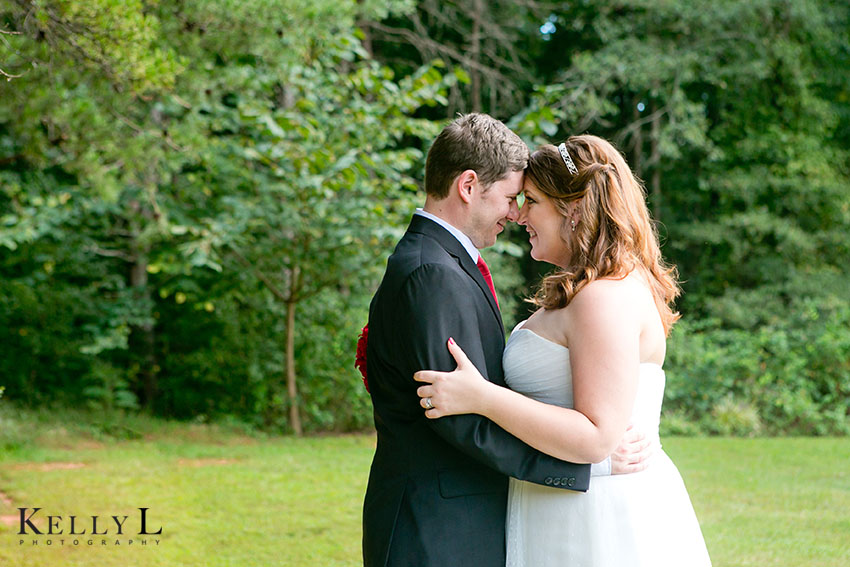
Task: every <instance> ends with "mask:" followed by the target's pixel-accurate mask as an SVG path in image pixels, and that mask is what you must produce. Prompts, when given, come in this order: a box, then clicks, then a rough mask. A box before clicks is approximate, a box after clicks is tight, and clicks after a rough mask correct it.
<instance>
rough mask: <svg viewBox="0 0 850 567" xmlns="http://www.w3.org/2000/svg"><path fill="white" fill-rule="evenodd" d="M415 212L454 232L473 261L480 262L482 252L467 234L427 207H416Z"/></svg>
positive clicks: (453, 234)
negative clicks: (432, 212)
mask: <svg viewBox="0 0 850 567" xmlns="http://www.w3.org/2000/svg"><path fill="white" fill-rule="evenodd" d="M413 214H414V215H419V216H421V217H425V218H426V219H429V220H432V221H434V222H435V223H437V224H438V225H440V226H441V227H443V228H445V229H446V230H448V231H449V232H450V233H451V234H452V236H454V237H455V238H457V240H458V242H460V243H461V244H462V245H463V247H464V249H465V250H466V251H467V253H469V257H470V258H472V261H473V262H475V263H476V264H477V263H478V257H479V256H481V253H480V252H478V248H476V247H475V245H474V244H473V243H472V240H470V239H469V237H468V236H467V235H465V234H464V233H463V232H461V231H460V230H458V229H457V228H455V227H453V226H452V225H450V224H449V223H447V222H446V221H445V220H443V219H441V218H440V217H438V216H436V215H433V214H431V213H429V212H428V211H426V210H425V209H416V211H415V212H414V213H413Z"/></svg>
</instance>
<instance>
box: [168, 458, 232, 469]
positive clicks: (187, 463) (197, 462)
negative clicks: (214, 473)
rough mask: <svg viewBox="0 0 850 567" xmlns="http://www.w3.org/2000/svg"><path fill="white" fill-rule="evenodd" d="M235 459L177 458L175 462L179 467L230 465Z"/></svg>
mask: <svg viewBox="0 0 850 567" xmlns="http://www.w3.org/2000/svg"><path fill="white" fill-rule="evenodd" d="M235 462H236V459H215V458H207V459H178V460H177V464H178V465H180V466H181V467H209V466H214V465H232V464H233V463H235Z"/></svg>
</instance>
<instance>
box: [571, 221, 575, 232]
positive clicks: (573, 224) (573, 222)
mask: <svg viewBox="0 0 850 567" xmlns="http://www.w3.org/2000/svg"><path fill="white" fill-rule="evenodd" d="M570 226H571V227H573V232H575V231H576V221H574V220H571V221H570Z"/></svg>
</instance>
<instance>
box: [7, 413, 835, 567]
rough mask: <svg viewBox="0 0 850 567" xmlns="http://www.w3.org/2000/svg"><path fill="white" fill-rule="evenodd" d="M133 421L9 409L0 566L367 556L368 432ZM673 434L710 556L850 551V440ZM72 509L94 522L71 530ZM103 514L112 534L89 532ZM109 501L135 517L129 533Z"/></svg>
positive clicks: (798, 557)
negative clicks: (24, 531) (286, 432)
mask: <svg viewBox="0 0 850 567" xmlns="http://www.w3.org/2000/svg"><path fill="white" fill-rule="evenodd" d="M54 423H55V422H54ZM122 427H123V428H124V429H123V430H127V431H130V432H131V434H129V435H124V436H125V437H131V438H130V439H124V440H119V439H115V437H114V433H115V431H113V432H112V433H111V434H110V432H109V431H104V430H97V429H94V430H93V429H91V427H90V426H86V427H75V426H74V424H69V426H68V427H64V428H58V427H56V426H55V425H52V424H45V423H35V424H32V423H30V422H28V421H26V422H22V421H20V420H17V421H16V420H15V418H14V417H10V415H9V414H8V413H6V414H0V447H2V448H3V450H2V452H0V492H2V495H0V517H4V518H5V519H6V523H3V522H0V565H3V566H10V567H16V566H27V567H30V566H35V567H41V566H44V567H64V566H66V565H80V566H81V565H86V566H98V567H100V566H105V567H107V566H112V565H114V566H122V567H123V566H128V567H129V566H149V565H150V566H168V567H175V566H180V565H187V566H193V567H194V566H204V567H207V566H210V567H212V566H239V567H250V566H262V567H266V566H271V565H293V566H296V565H297V566H336V565H352V566H353V565H359V564H360V562H359V553H360V506H361V502H362V498H363V493H364V490H365V485H366V479H367V474H368V469H369V463H370V460H371V456H372V450H373V446H374V438H373V437H372V436H371V435H354V436H340V437H314V438H306V439H293V438H273V437H264V436H260V435H256V434H244V433H239V432H238V431H235V430H232V429H230V430H228V429H226V428H221V427H213V426H206V425H177V424H168V425H165V426H156V427H149V426H147V425H146V424H145V423H144V422H141V423H140V424H130V425H129V426H127V425H126V424H125V425H123V426H122ZM121 430H122V429H120V428H119V429H118V430H117V431H121ZM133 437H135V438H133ZM665 449H666V450H667V452H668V453H669V454H670V455H671V457H672V458H673V460H674V461H675V462H676V463H677V464H678V466H679V469H680V470H681V472H682V475H683V477H684V478H685V482H686V484H687V485H688V488H689V490H690V493H691V497H692V500H693V503H694V507H695V508H696V511H697V515H698V516H699V519H700V522H701V524H702V527H703V531H704V534H705V537H706V541H707V544H708V548H709V552H710V553H711V556H712V559H713V562H714V565H715V567H727V566H728V567H731V566H750V565H752V566H759V567H762V566H765V567H766V566H776V567H794V566H803V565H806V566H824V567H826V566H830V567H832V566H842V565H850V440H848V439H805V438H794V439H717V438H712V439H690V438H675V439H668V440H666V441H665ZM18 507H27V508H29V511H30V512H31V511H32V508H34V507H38V508H42V510H41V511H40V512H38V514H36V516H35V517H34V520H33V523H34V524H35V525H36V527H38V528H39V529H41V530H42V531H46V530H47V516H48V515H51V514H52V515H58V516H62V517H63V518H62V520H61V523H60V524H59V526H58V528H55V529H54V531H58V529H63V530H64V532H65V533H64V534H63V535H54V536H48V535H42V536H33V535H27V536H20V535H18V534H17V531H18V524H19V522H18V511H17V508H18ZM140 507H145V508H149V511H148V513H147V514H148V531H156V530H157V529H158V528H160V527H161V528H162V534H161V535H159V536H145V539H146V541H147V544H146V545H142V544H141V539H142V537H141V536H139V535H137V533H136V532H138V527H139V519H138V518H139V512H138V508H140ZM70 515H76V516H77V517H78V518H77V522H78V523H77V524H76V525H77V528H76V531H77V532H80V531H82V529H86V530H87V534H86V535H81V536H73V535H69V534H68V532H69V531H70V519H69V518H68V516H70ZM92 515H98V516H100V519H99V520H98V531H100V532H103V531H104V529H107V528H108V529H109V534H108V535H103V536H101V535H98V536H94V537H93V536H91V534H90V530H91V518H90V516H92ZM113 515H118V516H119V519H120V518H121V517H123V516H124V515H127V516H129V519H128V520H126V522H125V524H124V527H125V530H124V534H123V535H120V536H119V535H117V534H115V530H116V527H115V523H114V522H113V521H112V520H111V519H110V518H109V517H110V516H113ZM107 522H109V523H107ZM21 539H24V540H25V541H24V544H22V545H21V544H20V543H19V542H20V540H21ZM34 539H35V540H38V541H39V543H38V545H33V544H32V540H34ZM48 539H50V540H51V541H52V545H50V546H48V545H47V543H46V542H47V540H48ZM63 539H64V545H63V544H62V543H60V541H61V540H63ZM74 539H77V540H78V542H79V544H78V545H73V540H74ZM131 539H132V540H133V543H132V544H130V543H129V540H131ZM157 539H158V540H159V544H158V545H157V544H156V543H155V540H157ZM89 540H92V541H93V545H88V541H89ZM103 541H106V543H107V545H103V543H102V542H103ZM116 541H117V542H118V543H119V545H116ZM683 567H686V566H683Z"/></svg>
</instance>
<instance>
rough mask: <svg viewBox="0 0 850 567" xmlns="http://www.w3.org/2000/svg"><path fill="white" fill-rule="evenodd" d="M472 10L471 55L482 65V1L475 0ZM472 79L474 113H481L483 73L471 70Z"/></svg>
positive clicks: (474, 69)
mask: <svg viewBox="0 0 850 567" xmlns="http://www.w3.org/2000/svg"><path fill="white" fill-rule="evenodd" d="M473 6H474V7H473V10H472V33H471V34H470V44H471V45H470V49H469V55H470V57H471V58H472V60H473V61H475V62H476V63H479V64H480V63H481V17H482V16H483V15H484V5H483V2H482V1H481V0H474V2H473ZM469 73H470V78H471V79H472V92H471V93H470V95H471V99H472V101H471V102H472V112H481V71H480V70H479V69H478V68H476V67H474V68H471V69H470V70H469Z"/></svg>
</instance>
